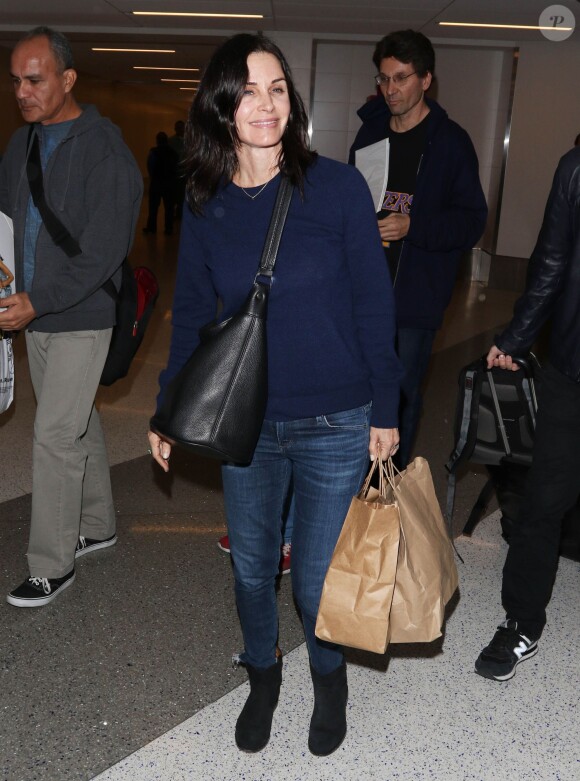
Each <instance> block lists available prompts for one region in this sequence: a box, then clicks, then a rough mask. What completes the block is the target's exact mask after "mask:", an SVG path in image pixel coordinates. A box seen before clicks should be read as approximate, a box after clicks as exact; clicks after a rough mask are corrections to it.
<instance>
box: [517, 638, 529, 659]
mask: <svg viewBox="0 0 580 781" xmlns="http://www.w3.org/2000/svg"><path fill="white" fill-rule="evenodd" d="M527 650H528V646H527V645H526V644H525V642H524V641H523V640H522V641H521V642H520V644H519V645H518V646H517V647H516V648H514V654H515V655H516V656H517V657H518V659H521V658H522V656H523V655H524V654H525V652H526V651H527Z"/></svg>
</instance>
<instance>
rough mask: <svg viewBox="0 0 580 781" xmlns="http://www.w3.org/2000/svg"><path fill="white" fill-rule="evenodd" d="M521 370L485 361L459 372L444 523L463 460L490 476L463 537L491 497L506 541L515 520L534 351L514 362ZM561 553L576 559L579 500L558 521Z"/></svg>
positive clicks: (535, 377)
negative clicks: (481, 468)
mask: <svg viewBox="0 0 580 781" xmlns="http://www.w3.org/2000/svg"><path fill="white" fill-rule="evenodd" d="M518 363H519V364H520V366H521V367H522V369H523V370H522V371H518V372H511V371H506V370H505V369H495V368H494V369H491V370H489V369H488V368H487V365H486V359H485V358H480V359H479V360H478V361H474V362H473V363H470V364H468V365H467V366H464V367H463V369H461V371H460V373H459V393H458V396H457V407H456V412H455V447H454V448H453V452H452V453H451V456H450V457H449V461H448V462H447V464H446V465H445V466H446V468H447V471H448V473H449V474H448V484H447V522H448V523H449V524H450V525H451V518H452V515H453V502H454V498H455V483H456V472H457V469H458V468H459V467H460V466H461V465H462V464H464V463H467V462H468V461H469V462H471V463H476V464H483V465H485V467H486V470H487V473H488V475H489V478H488V480H487V482H486V483H485V485H484V486H483V488H482V489H481V492H480V494H479V496H478V498H477V500H476V502H475V504H474V505H473V507H472V509H471V512H470V514H469V517H468V519H467V522H466V523H465V526H464V528H463V534H465V535H467V536H470V535H471V534H472V532H473V530H474V529H475V527H476V526H477V523H478V522H479V520H480V519H481V518H482V517H483V515H484V513H485V510H486V509H487V505H488V504H489V501H490V500H491V498H492V496H493V494H495V495H496V498H497V502H498V505H499V508H500V510H501V520H500V524H501V530H502V535H503V537H504V539H505V540H507V541H508V542H509V539H510V534H511V531H512V528H513V525H514V524H515V523H516V522H517V519H518V514H519V509H520V504H521V501H522V499H523V496H524V492H525V488H526V478H527V474H528V470H529V468H530V465H531V463H532V446H533V439H534V431H535V428H536V411H537V390H538V388H539V383H540V376H539V375H540V364H539V363H538V360H537V359H536V357H535V355H534V354H533V353H530V354H529V356H528V358H527V360H518ZM560 555H561V556H566V557H567V558H571V559H575V560H576V561H578V560H580V501H579V502H577V503H576V505H575V506H574V507H572V508H571V509H570V510H569V511H568V513H567V514H566V515H565V517H564V519H563V521H562V533H561V538H560Z"/></svg>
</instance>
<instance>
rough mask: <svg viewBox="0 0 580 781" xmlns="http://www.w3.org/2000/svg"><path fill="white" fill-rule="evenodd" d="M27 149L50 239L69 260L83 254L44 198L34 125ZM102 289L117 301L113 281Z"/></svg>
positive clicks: (28, 167) (31, 184)
mask: <svg viewBox="0 0 580 781" xmlns="http://www.w3.org/2000/svg"><path fill="white" fill-rule="evenodd" d="M31 142H32V143H31ZM27 148H28V156H27V158H26V176H27V178H28V186H29V188H30V194H31V195H32V200H33V201H34V205H35V206H36V208H37V209H38V211H39V212H40V216H41V217H42V221H43V223H44V225H45V227H46V230H47V231H48V233H49V235H50V238H51V239H52V240H53V241H54V243H55V244H56V245H57V246H58V247H60V248H61V249H62V250H64V252H66V254H67V255H68V257H69V258H74V257H76V256H77V255H80V254H81V252H82V250H81V248H80V245H79V243H78V241H77V240H76V239H75V238H74V237H73V236H71V234H70V233H69V231H68V229H67V228H65V226H64V225H63V224H62V222H61V221H60V220H59V219H58V217H57V216H56V214H55V213H54V212H53V211H52V210H51V208H50V206H49V205H48V204H47V202H46V198H45V197H44V181H43V177H42V163H41V161H40V144H39V141H38V133H36V132H35V129H34V125H30V129H29V130H28V144H27ZM102 287H103V290H105V292H107V293H108V294H109V295H110V296H111V298H112V299H113V300H114V301H116V300H117V298H118V295H119V294H118V292H117V288H116V287H115V285H114V284H113V282H112V280H110V279H108V280H107V281H106V282H105V283H104V284H103V286H102Z"/></svg>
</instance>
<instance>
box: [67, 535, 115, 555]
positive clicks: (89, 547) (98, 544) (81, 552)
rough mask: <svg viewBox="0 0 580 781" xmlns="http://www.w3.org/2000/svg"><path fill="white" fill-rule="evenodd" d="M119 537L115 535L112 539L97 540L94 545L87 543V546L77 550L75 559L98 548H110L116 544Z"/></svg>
mask: <svg viewBox="0 0 580 781" xmlns="http://www.w3.org/2000/svg"><path fill="white" fill-rule="evenodd" d="M116 543H117V538H116V537H113V539H112V540H104V541H103V542H96V543H94V544H93V545H87V547H86V548H81V550H77V551H75V559H78V558H80V557H81V556H84V555H85V554H86V553H93V552H94V551H96V550H102V549H103V548H110V547H111V546H112V545H116Z"/></svg>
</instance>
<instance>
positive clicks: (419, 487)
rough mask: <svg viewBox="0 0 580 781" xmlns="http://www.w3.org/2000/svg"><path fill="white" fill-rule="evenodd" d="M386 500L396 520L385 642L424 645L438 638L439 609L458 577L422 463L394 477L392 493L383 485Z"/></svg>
mask: <svg viewBox="0 0 580 781" xmlns="http://www.w3.org/2000/svg"><path fill="white" fill-rule="evenodd" d="M387 494H388V496H389V498H390V500H391V501H396V502H397V504H398V506H399V514H400V519H401V540H400V544H399V555H398V560H397V575H396V581H395V591H394V594H393V602H392V605H391V616H390V627H389V633H390V636H389V641H390V642H391V643H421V642H430V641H431V640H435V639H436V638H437V637H440V636H441V627H442V625H443V615H444V612H445V605H446V604H447V602H448V601H449V600H450V599H451V597H452V595H453V593H454V591H455V589H456V588H457V582H458V577H457V567H456V566H455V558H454V555H453V554H454V551H453V545H452V543H451V540H450V538H449V535H448V533H447V529H446V526H445V522H444V520H443V516H442V514H441V509H440V507H439V502H438V501H437V496H436V495H435V488H434V486H433V478H432V477H431V470H430V469H429V464H428V463H427V461H426V460H425V459H424V458H416V459H415V460H414V461H413V462H412V463H411V464H409V466H408V467H407V469H405V471H404V472H401V473H397V474H394V489H393V488H392V487H391V486H389V485H388V484H387Z"/></svg>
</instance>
